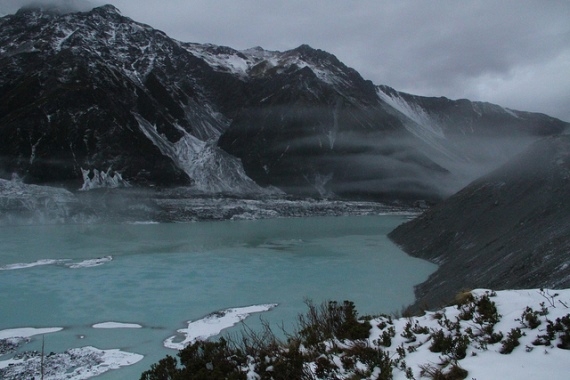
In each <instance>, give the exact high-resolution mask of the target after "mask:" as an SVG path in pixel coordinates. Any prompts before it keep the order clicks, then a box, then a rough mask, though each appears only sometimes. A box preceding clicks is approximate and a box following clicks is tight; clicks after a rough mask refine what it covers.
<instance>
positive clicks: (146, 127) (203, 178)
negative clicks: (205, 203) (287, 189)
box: [135, 115, 275, 195]
mask: <svg viewBox="0 0 570 380" xmlns="http://www.w3.org/2000/svg"><path fill="white" fill-rule="evenodd" d="M135 117H136V118H137V120H138V122H139V127H140V129H141V130H142V131H143V133H144V134H145V135H146V136H147V137H148V139H149V140H151V141H152V142H153V143H154V144H155V145H156V146H157V147H158V148H159V149H160V151H161V152H162V154H164V155H165V156H168V157H170V158H171V159H172V161H173V162H174V163H176V165H177V166H178V167H179V168H180V169H181V170H183V171H184V172H185V173H186V174H187V175H188V177H190V178H191V179H192V181H193V182H192V187H193V188H195V189H196V190H199V191H203V192H205V193H232V194H242V195H245V194H258V195H261V194H272V193H275V191H273V190H266V189H263V188H261V187H260V186H258V185H257V184H256V183H255V182H254V181H253V180H252V179H251V178H249V177H248V176H247V175H246V174H245V171H244V169H243V167H242V165H241V162H240V161H239V159H237V158H235V157H233V156H231V155H229V154H227V153H226V152H224V151H223V150H221V149H220V148H218V147H217V145H216V142H215V140H210V141H201V140H200V139H198V138H197V137H194V136H192V135H191V134H189V133H187V132H185V131H184V130H182V129H181V132H182V133H183V136H182V137H181V138H180V139H179V140H178V141H177V142H175V143H172V142H170V141H168V139H166V138H165V137H164V136H162V135H160V134H159V133H158V131H157V128H156V126H154V125H151V124H150V123H149V122H148V121H147V120H145V119H144V118H143V117H142V116H140V115H135Z"/></svg>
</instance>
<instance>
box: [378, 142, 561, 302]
mask: <svg viewBox="0 0 570 380" xmlns="http://www.w3.org/2000/svg"><path fill="white" fill-rule="evenodd" d="M568 194H570V136H569V135H562V136H558V137H550V138H545V139H542V140H539V141H537V142H536V143H534V144H533V145H532V146H531V147H530V148H529V149H528V150H526V151H525V152H523V153H521V154H520V155H518V156H516V157H515V158H513V159H512V160H510V161H509V162H508V163H507V164H505V165H503V166H502V167H500V168H499V169H497V170H495V171H493V172H492V173H490V174H489V175H486V176H484V177H482V178H480V179H478V180H476V181H474V182H473V183H471V184H470V185H468V186H467V187H465V188H464V189H462V190H461V191H460V192H458V193H457V194H455V195H453V196H452V197H450V198H449V199H447V200H445V201H443V202H441V203H440V204H438V205H437V206H435V207H433V208H432V209H430V210H428V211H426V212H425V213H423V214H422V215H420V216H419V217H418V218H416V219H414V220H412V221H410V222H407V223H405V224H403V225H401V226H399V227H398V228H396V229H395V230H394V231H392V232H391V233H390V234H389V237H390V238H391V239H392V240H393V241H394V242H396V243H397V244H399V245H400V246H401V247H402V248H403V249H404V250H405V251H406V252H408V253H409V254H411V255H412V256H416V257H420V258H423V259H427V260H429V261H432V262H434V263H437V264H439V265H440V267H439V269H438V270H437V271H436V272H435V273H434V274H433V275H432V276H431V277H430V278H429V279H428V280H427V281H426V282H424V283H422V284H421V285H419V286H418V287H417V288H416V295H417V298H418V300H417V302H416V304H415V307H423V306H426V305H427V306H428V307H434V306H439V305H440V304H442V303H445V302H446V301H449V300H450V299H451V298H453V296H454V295H455V294H456V293H457V292H459V291H460V290H461V289H462V288H476V287H485V288H492V289H513V288H536V287H549V288H562V287H568V286H570V200H569V199H568Z"/></svg>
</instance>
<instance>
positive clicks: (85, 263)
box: [65, 256, 113, 269]
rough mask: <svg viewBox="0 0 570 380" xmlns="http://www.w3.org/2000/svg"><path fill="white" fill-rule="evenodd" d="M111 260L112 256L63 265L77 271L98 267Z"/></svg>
mask: <svg viewBox="0 0 570 380" xmlns="http://www.w3.org/2000/svg"><path fill="white" fill-rule="evenodd" d="M112 260H113V256H105V257H98V258H96V259H89V260H83V261H81V262H78V263H75V264H65V265H66V266H67V267H68V268H71V269H79V268H91V267H98V266H99V265H103V264H105V263H108V262H110V261H112Z"/></svg>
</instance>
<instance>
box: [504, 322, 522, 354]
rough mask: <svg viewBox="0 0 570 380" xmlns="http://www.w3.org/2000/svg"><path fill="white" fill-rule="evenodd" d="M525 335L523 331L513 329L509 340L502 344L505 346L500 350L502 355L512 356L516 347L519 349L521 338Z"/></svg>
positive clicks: (508, 337)
mask: <svg viewBox="0 0 570 380" xmlns="http://www.w3.org/2000/svg"><path fill="white" fill-rule="evenodd" d="M522 335H523V333H522V331H521V329H519V328H513V329H511V331H509V333H508V334H507V339H505V340H503V341H502V342H501V343H502V344H503V346H502V347H501V349H500V350H499V352H500V353H501V354H510V353H511V352H513V350H514V349H515V347H517V346H518V345H519V344H520V343H519V338H520V337H521V336H522Z"/></svg>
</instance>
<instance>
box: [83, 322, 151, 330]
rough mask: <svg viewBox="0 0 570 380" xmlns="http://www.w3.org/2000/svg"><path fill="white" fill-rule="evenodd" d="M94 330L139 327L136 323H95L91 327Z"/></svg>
mask: <svg viewBox="0 0 570 380" xmlns="http://www.w3.org/2000/svg"><path fill="white" fill-rule="evenodd" d="M91 327H93V328H94V329H140V328H142V326H141V325H139V324H137V323H122V322H102V323H96V324H94V325H93V326H91Z"/></svg>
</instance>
